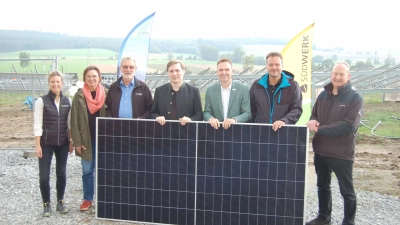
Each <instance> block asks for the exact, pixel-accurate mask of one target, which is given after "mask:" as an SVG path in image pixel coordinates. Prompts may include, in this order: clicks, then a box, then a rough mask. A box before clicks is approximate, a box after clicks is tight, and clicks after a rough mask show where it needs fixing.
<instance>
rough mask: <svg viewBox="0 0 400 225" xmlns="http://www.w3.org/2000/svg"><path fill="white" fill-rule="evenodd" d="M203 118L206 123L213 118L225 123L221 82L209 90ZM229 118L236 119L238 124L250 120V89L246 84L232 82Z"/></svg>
mask: <svg viewBox="0 0 400 225" xmlns="http://www.w3.org/2000/svg"><path fill="white" fill-rule="evenodd" d="M203 117H204V120H205V121H208V120H209V119H210V118H212V117H214V118H216V119H218V120H219V121H220V122H222V121H224V109H223V106H222V97H221V84H220V83H219V82H218V83H216V84H214V85H212V86H211V87H209V88H207V91H206V103H205V106H204V112H203ZM227 118H236V122H238V123H246V122H247V121H249V120H250V118H251V111H250V95H249V89H248V88H247V86H245V85H244V84H240V83H237V82H233V81H232V86H231V93H230V95H229V104H228V114H227Z"/></svg>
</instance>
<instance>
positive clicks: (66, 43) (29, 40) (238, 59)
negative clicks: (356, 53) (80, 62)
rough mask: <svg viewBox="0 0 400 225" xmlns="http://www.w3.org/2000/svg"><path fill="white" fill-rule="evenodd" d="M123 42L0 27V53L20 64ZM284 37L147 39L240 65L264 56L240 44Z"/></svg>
mask: <svg viewBox="0 0 400 225" xmlns="http://www.w3.org/2000/svg"><path fill="white" fill-rule="evenodd" d="M122 42H123V39H122V38H104V37H80V36H70V35H67V34H60V33H52V32H40V31H29V30H25V31H19V30H0V52H19V51H21V52H23V54H24V55H20V58H21V59H24V60H25V62H24V63H29V61H28V60H29V55H28V51H29V50H51V49H84V48H89V47H90V48H99V49H108V50H111V51H114V52H119V50H120V46H121V44H122ZM286 43H287V40H283V39H268V38H228V39H227V38H218V39H204V38H192V39H151V40H150V47H149V52H150V53H156V54H166V56H167V57H168V58H177V57H179V58H180V59H183V56H182V55H177V56H174V55H173V53H180V54H189V55H190V56H189V57H186V58H185V59H191V60H197V59H203V60H207V61H217V60H218V59H219V58H222V57H228V58H230V59H231V60H232V61H233V62H234V63H243V66H244V67H245V66H247V67H251V66H252V65H253V64H254V65H264V64H265V57H263V56H262V57H261V56H259V57H254V56H252V55H249V56H246V53H245V51H244V49H243V47H242V45H262V44H265V45H284V44H286Z"/></svg>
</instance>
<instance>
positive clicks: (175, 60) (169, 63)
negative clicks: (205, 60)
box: [167, 59, 185, 71]
mask: <svg viewBox="0 0 400 225" xmlns="http://www.w3.org/2000/svg"><path fill="white" fill-rule="evenodd" d="M178 63H179V64H180V65H181V68H182V70H185V66H184V65H183V62H182V61H180V60H177V59H172V60H170V61H169V62H168V63H167V71H168V69H169V67H170V66H172V65H175V64H178Z"/></svg>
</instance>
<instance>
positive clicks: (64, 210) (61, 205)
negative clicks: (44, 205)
mask: <svg viewBox="0 0 400 225" xmlns="http://www.w3.org/2000/svg"><path fill="white" fill-rule="evenodd" d="M56 210H57V211H59V212H60V213H61V214H65V213H68V209H67V207H65V205H64V201H63V200H59V201H58V202H57V205H56Z"/></svg>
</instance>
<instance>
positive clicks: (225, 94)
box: [221, 82, 232, 120]
mask: <svg viewBox="0 0 400 225" xmlns="http://www.w3.org/2000/svg"><path fill="white" fill-rule="evenodd" d="M231 87H232V82H231V84H230V85H229V87H227V88H223V87H222V85H221V98H222V106H223V109H224V120H225V119H226V118H227V115H228V106H229V96H230V95H231Z"/></svg>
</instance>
